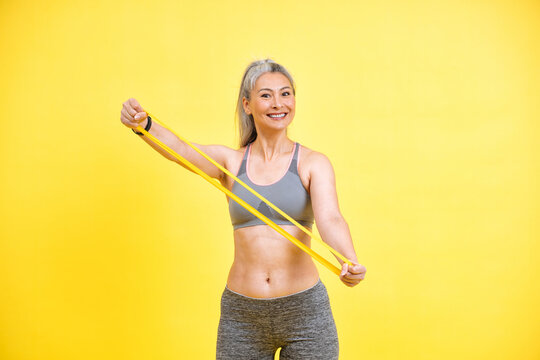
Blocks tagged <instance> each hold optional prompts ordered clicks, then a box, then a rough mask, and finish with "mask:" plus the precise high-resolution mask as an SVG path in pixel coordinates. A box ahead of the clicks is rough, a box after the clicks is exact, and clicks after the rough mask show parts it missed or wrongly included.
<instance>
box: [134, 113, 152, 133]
mask: <svg viewBox="0 0 540 360" xmlns="http://www.w3.org/2000/svg"><path fill="white" fill-rule="evenodd" d="M151 126H152V118H151V117H150V115H148V122H147V123H146V127H145V128H144V130H146V131H147V132H148V130H150V127H151ZM131 131H133V132H134V133H135V134H137V135H143V136H144V134H143V133H142V132H139V131H135V129H131Z"/></svg>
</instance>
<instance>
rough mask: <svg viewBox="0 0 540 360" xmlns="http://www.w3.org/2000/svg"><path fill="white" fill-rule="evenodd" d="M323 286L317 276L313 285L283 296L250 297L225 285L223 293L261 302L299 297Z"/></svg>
mask: <svg viewBox="0 0 540 360" xmlns="http://www.w3.org/2000/svg"><path fill="white" fill-rule="evenodd" d="M323 287H325V286H324V284H323V283H322V281H321V278H319V279H318V280H317V283H315V285H313V286H310V287H309V288H307V289H304V290H300V291H298V292H295V293H292V294H288V295H283V296H276V297H270V298H254V297H251V296H247V295H243V294H240V293H237V292H236V291H234V290H231V289H229V288H228V287H227V285H225V290H224V293H226V294H228V295H230V296H232V297H236V298H239V299H244V300H247V301H252V302H261V301H262V302H266V301H274V302H275V301H280V300H291V299H293V298H296V297H299V296H308V295H310V294H313V293H315V292H317V290H320V288H323Z"/></svg>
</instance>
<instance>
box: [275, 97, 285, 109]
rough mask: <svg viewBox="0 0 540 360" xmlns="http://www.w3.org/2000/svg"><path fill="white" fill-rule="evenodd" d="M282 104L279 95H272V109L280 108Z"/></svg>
mask: <svg viewBox="0 0 540 360" xmlns="http://www.w3.org/2000/svg"><path fill="white" fill-rule="evenodd" d="M282 106H283V104H282V102H281V98H280V97H279V96H274V102H273V103H272V107H273V108H274V109H280V108H281V107H282Z"/></svg>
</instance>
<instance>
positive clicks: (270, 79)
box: [254, 72, 291, 91]
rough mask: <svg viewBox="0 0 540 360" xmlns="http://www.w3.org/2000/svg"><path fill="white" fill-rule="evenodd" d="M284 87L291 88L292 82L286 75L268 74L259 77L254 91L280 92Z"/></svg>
mask: <svg viewBox="0 0 540 360" xmlns="http://www.w3.org/2000/svg"><path fill="white" fill-rule="evenodd" d="M284 86H289V87H290V86H291V82H290V81H289V79H288V78H287V77H286V76H285V75H283V74H282V73H280V72H267V73H264V74H262V75H261V76H259V78H258V79H257V81H256V82H255V88H254V90H255V91H257V90H259V89H262V88H270V89H275V90H279V89H281V88H282V87H284Z"/></svg>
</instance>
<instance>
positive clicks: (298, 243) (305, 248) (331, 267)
mask: <svg viewBox="0 0 540 360" xmlns="http://www.w3.org/2000/svg"><path fill="white" fill-rule="evenodd" d="M146 114H147V115H149V116H150V117H151V118H152V120H155V121H157V122H158V123H160V124H161V125H162V126H163V127H165V128H166V129H167V130H169V131H170V132H172V133H173V134H174V135H176V136H177V137H178V138H179V139H180V140H181V141H183V142H185V143H186V144H188V145H189V146H191V147H192V148H193V149H194V150H195V151H197V152H198V153H199V154H201V155H202V156H204V157H205V158H206V159H207V160H208V161H210V162H211V163H212V164H214V165H216V166H217V167H218V168H219V169H220V170H221V171H223V172H224V173H225V174H227V175H229V176H230V177H232V178H233V179H234V180H235V181H237V182H238V183H239V184H241V185H242V186H244V187H245V188H246V189H247V190H249V191H250V192H251V193H253V194H254V195H255V196H257V197H258V198H259V199H261V200H262V201H264V202H265V203H266V204H268V205H269V206H270V207H271V208H272V209H274V210H276V211H277V212H278V213H279V214H281V215H282V216H283V217H285V218H286V219H287V220H289V221H290V222H292V223H293V224H294V225H296V226H297V227H298V228H300V230H302V231H303V232H305V233H306V234H308V235H309V236H310V237H312V238H314V239H316V240H318V241H319V242H321V243H322V244H323V245H324V246H326V247H327V248H328V249H329V250H330V251H331V252H332V253H334V254H335V255H336V256H337V257H339V258H340V259H341V260H343V261H344V262H346V263H347V264H349V265H350V266H353V264H352V262H351V261H350V260H349V259H347V258H346V257H344V256H343V255H341V254H340V253H339V252H337V251H336V250H334V249H333V248H332V247H331V246H330V245H328V244H327V243H325V242H324V241H323V240H321V239H320V238H318V237H316V236H314V235H313V234H312V233H311V231H309V229H307V228H305V227H304V226H302V225H301V224H300V223H298V222H297V221H296V220H294V219H293V218H292V217H290V216H289V215H287V214H286V213H285V212H283V211H282V210H281V209H279V208H278V207H277V206H275V205H274V204H272V203H271V202H270V201H269V200H267V199H266V198H264V197H263V196H262V195H260V194H259V193H258V192H256V191H255V190H253V189H252V188H250V187H249V186H248V185H246V183H244V182H243V181H242V180H240V179H238V178H237V177H236V176H234V175H233V174H231V172H230V171H229V170H227V169H225V168H224V167H223V166H221V165H220V164H219V163H218V162H216V161H215V160H214V159H212V158H211V157H209V156H208V155H206V154H205V153H204V152H202V151H201V150H199V148H197V147H196V146H194V145H193V144H191V143H190V142H189V141H188V140H186V139H184V138H183V137H181V136H180V135H178V134H177V133H175V132H174V131H172V130H171V129H169V128H168V127H167V126H166V125H165V124H163V123H162V122H161V121H159V120H158V119H157V118H156V117H155V116H154V115H152V114H150V113H149V112H148V111H146ZM137 130H139V131H140V132H142V133H143V134H144V135H145V136H147V137H148V138H149V139H150V140H152V141H153V142H154V143H156V144H157V145H159V146H160V147H161V148H163V150H165V151H167V152H168V153H169V154H171V155H172V156H174V157H175V158H177V159H178V160H180V161H181V162H182V163H183V164H185V165H186V166H187V167H189V168H190V169H191V170H193V171H194V172H195V173H197V174H199V175H200V176H202V177H203V178H204V179H206V180H207V181H208V182H209V183H211V184H212V185H214V186H215V187H217V188H218V189H219V190H221V191H222V192H224V193H225V194H226V195H227V196H229V197H230V198H232V199H234V200H235V201H236V202H238V203H239V204H240V205H242V206H243V207H244V208H246V210H248V211H249V212H251V213H252V214H253V215H255V216H257V217H258V218H259V219H261V220H262V221H263V222H265V223H266V224H268V225H269V226H270V227H271V228H273V229H274V230H276V231H277V232H278V233H280V234H281V235H283V236H284V237H285V238H287V239H288V240H290V241H291V242H292V243H293V244H295V245H296V246H298V247H299V248H300V249H302V250H303V251H305V252H306V253H308V254H309V255H310V256H311V257H313V258H314V259H316V260H317V261H319V262H320V263H321V264H323V265H324V266H326V267H327V268H328V269H329V270H330V271H332V272H333V273H335V274H336V275H338V276H339V275H340V274H341V270H340V269H339V268H338V267H336V266H335V265H332V264H331V263H330V262H328V261H327V260H326V259H324V258H323V257H322V256H320V255H319V254H317V253H316V252H315V251H313V250H312V249H311V248H309V247H308V246H306V245H305V244H304V243H303V242H301V241H300V240H298V239H296V238H295V237H294V236H292V235H291V234H289V233H288V232H286V231H285V230H283V228H281V227H280V226H278V225H276V224H275V223H274V222H273V221H272V220H270V219H268V218H267V217H266V216H265V215H263V214H262V213H260V212H259V211H258V210H257V209H255V208H254V207H253V206H251V205H249V204H248V203H246V202H245V201H244V200H242V199H240V198H239V197H238V196H237V195H236V194H233V193H232V192H231V191H230V190H229V189H227V188H226V187H224V186H223V185H221V183H219V182H218V181H217V180H214V179H213V178H212V177H210V176H209V175H208V174H207V173H205V172H204V171H202V170H201V169H199V168H198V167H197V166H195V165H193V164H192V163H191V162H189V161H188V160H186V159H184V158H183V157H182V156H180V155H179V154H177V153H176V152H175V151H173V150H172V149H171V148H169V147H168V146H167V145H165V144H163V143H162V142H161V141H159V140H158V139H157V138H156V137H155V136H153V135H152V134H150V133H149V132H147V131H146V130H145V129H143V128H142V126H140V125H139V126H137Z"/></svg>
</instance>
